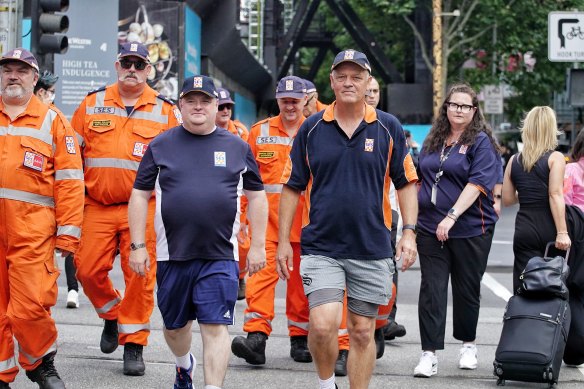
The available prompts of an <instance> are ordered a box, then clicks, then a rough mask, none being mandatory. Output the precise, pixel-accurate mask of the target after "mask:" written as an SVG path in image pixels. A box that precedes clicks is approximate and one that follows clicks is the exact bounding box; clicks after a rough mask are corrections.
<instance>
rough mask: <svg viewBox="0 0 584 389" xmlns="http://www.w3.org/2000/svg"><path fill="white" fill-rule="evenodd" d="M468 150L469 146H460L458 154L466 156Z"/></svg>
mask: <svg viewBox="0 0 584 389" xmlns="http://www.w3.org/2000/svg"><path fill="white" fill-rule="evenodd" d="M466 150H468V146H467V145H462V146H460V150H458V153H459V154H466Z"/></svg>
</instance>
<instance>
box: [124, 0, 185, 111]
mask: <svg viewBox="0 0 584 389" xmlns="http://www.w3.org/2000/svg"><path fill="white" fill-rule="evenodd" d="M181 6H182V3H181V2H178V1H164V2H162V1H153V0H151V1H144V0H124V1H122V2H120V8H119V11H120V20H119V22H118V41H119V43H120V44H123V43H124V42H131V41H138V42H141V43H143V44H144V45H146V47H148V51H149V56H150V61H151V62H152V65H153V66H152V71H151V72H150V74H148V84H149V85H150V86H151V87H152V88H154V89H155V90H157V91H159V92H160V93H161V94H163V95H164V96H166V97H169V98H171V99H174V100H176V99H178V90H179V85H178V82H179V80H178V74H179V69H178V57H177V55H178V53H179V47H178V45H179V26H178V24H179V23H177V21H178V20H179V19H180V8H181Z"/></svg>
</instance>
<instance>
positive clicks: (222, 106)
mask: <svg viewBox="0 0 584 389" xmlns="http://www.w3.org/2000/svg"><path fill="white" fill-rule="evenodd" d="M225 108H227V109H228V110H230V111H231V104H221V105H220V106H219V111H223V110H224V109H225Z"/></svg>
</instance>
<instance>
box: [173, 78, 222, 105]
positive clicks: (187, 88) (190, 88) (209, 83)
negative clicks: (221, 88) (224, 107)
mask: <svg viewBox="0 0 584 389" xmlns="http://www.w3.org/2000/svg"><path fill="white" fill-rule="evenodd" d="M191 92H201V93H204V94H206V95H208V96H211V97H213V98H214V99H218V98H219V93H217V88H215V83H214V82H213V79H212V78H211V77H207V76H201V75H198V76H193V77H189V78H187V79H185V80H184V82H183V86H182V90H181V92H180V96H179V97H180V98H183V97H184V96H185V95H187V94H189V93H191Z"/></svg>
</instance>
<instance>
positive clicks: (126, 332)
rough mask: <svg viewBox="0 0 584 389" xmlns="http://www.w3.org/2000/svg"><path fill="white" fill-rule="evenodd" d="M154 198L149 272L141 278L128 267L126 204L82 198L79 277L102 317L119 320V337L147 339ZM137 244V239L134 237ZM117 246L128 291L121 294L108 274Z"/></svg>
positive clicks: (153, 258)
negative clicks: (106, 202)
mask: <svg viewBox="0 0 584 389" xmlns="http://www.w3.org/2000/svg"><path fill="white" fill-rule="evenodd" d="M155 206H156V204H155V201H154V199H151V200H150V202H149V204H148V220H147V224H146V248H147V250H148V255H149V256H150V271H149V272H148V273H147V274H146V276H144V277H140V276H139V275H137V274H136V273H134V272H133V271H132V269H130V265H129V255H130V243H131V242H130V231H129V229H128V205H127V204H117V205H102V204H99V203H97V202H96V201H94V200H91V199H86V203H85V211H84V213H83V228H82V234H81V245H80V246H79V250H78V251H77V253H76V255H75V266H76V267H77V279H78V280H79V281H80V282H81V285H83V291H84V292H85V294H86V295H87V297H89V300H90V301H91V303H92V304H93V307H94V308H95V310H96V311H97V314H98V315H99V317H101V318H102V319H107V320H113V319H117V320H118V331H119V334H120V336H119V342H120V344H125V343H127V342H131V343H136V344H141V345H144V346H146V345H147V344H148V335H149V334H150V315H151V314H152V309H153V308H154V286H155V285H156V235H155V233H154V210H155ZM137 243H139V242H137ZM118 248H119V250H120V258H121V266H122V271H123V273H124V282H125V285H126V290H125V292H124V296H123V297H122V295H121V293H120V292H119V291H118V290H116V289H115V288H114V285H113V283H112V281H111V279H110V277H109V272H110V271H111V270H112V268H113V263H114V259H115V257H116V251H117V249H118Z"/></svg>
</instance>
